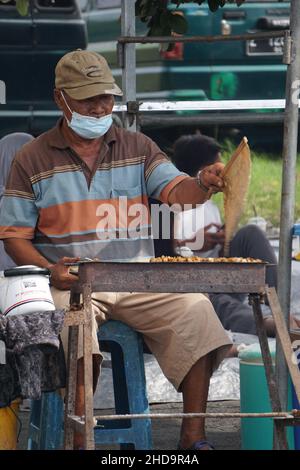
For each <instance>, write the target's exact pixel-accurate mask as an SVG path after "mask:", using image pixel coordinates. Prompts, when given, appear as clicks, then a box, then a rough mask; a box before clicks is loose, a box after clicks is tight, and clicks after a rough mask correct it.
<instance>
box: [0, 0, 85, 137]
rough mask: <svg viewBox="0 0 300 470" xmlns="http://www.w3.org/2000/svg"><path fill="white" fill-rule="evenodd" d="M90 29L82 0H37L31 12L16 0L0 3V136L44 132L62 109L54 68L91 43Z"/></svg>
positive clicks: (33, 2)
mask: <svg viewBox="0 0 300 470" xmlns="http://www.w3.org/2000/svg"><path fill="white" fill-rule="evenodd" d="M86 46H87V30H86V24H85V21H84V20H83V19H82V16H81V12H80V8H79V5H78V3H77V1H76V0H31V1H30V8H29V11H28V14H27V16H25V17H22V16H20V15H19V13H18V12H17V10H16V6H15V1H13V0H12V1H9V2H8V3H0V80H1V81H2V82H4V83H5V88H6V104H0V137H1V136H3V135H5V134H7V133H9V132H14V131H24V132H30V133H32V134H34V135H38V134H39V133H41V132H43V131H44V130H46V129H47V128H49V127H51V126H52V125H53V124H54V122H55V121H56V119H57V117H58V115H59V112H58V111H57V109H56V106H55V104H54V101H53V88H54V67H55V64H56V63H57V61H58V60H59V58H60V57H61V56H62V55H64V54H65V53H66V52H68V51H71V50H73V49H76V48H83V49H84V48H86Z"/></svg>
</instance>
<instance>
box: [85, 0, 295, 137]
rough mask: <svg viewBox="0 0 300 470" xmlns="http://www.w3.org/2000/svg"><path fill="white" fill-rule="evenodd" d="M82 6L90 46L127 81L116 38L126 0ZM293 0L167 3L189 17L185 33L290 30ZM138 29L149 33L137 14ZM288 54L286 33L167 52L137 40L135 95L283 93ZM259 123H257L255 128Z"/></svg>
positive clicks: (197, 97)
mask: <svg viewBox="0 0 300 470" xmlns="http://www.w3.org/2000/svg"><path fill="white" fill-rule="evenodd" d="M80 5H81V9H82V13H83V17H84V18H85V20H86V24H87V30H88V48H89V49H91V50H94V51H97V52H100V53H101V54H103V55H105V56H106V58H107V60H108V61H109V63H110V64H111V66H112V67H113V69H114V70H113V72H114V75H115V77H116V78H117V81H118V82H119V85H120V86H121V69H120V68H119V67H118V65H117V55H116V38H117V37H118V36H119V35H120V34H121V22H120V15H121V0H80ZM289 7H290V2H289V1H280V0H277V1H274V0H273V1H270V0H247V1H246V2H245V3H244V4H243V5H242V6H240V7H239V8H238V7H237V6H236V5H235V4H226V5H225V6H224V8H219V10H218V11H217V12H215V13H211V12H210V10H209V8H208V4H207V2H205V3H203V4H202V5H198V4H196V3H192V2H190V3H184V4H181V5H180V7H179V8H176V5H174V4H172V2H170V4H169V8H170V9H173V10H177V11H180V12H181V14H183V15H184V16H185V18H186V20H187V22H188V31H187V34H186V35H187V36H194V35H219V34H224V35H225V34H233V35H238V34H242V33H254V32H259V31H273V30H282V29H288V27H289ZM136 29H137V35H145V33H146V26H145V24H144V23H141V22H139V21H137V23H136ZM282 54H283V38H272V39H265V40H260V41H257V40H255V39H252V40H249V41H246V42H245V41H238V42H236V41H235V42H222V43H220V42H215V43H186V44H184V45H182V44H181V43H177V44H176V45H175V48H174V50H173V51H172V52H169V53H168V52H167V53H164V52H162V51H161V48H160V46H159V45H157V44H147V45H141V44H138V45H137V67H136V73H137V97H138V99H140V100H145V99H151V100H152V99H170V100H172V99H178V100H184V99H187V100H205V99H212V100H226V99H236V100H238V99H276V98H284V95H285V80H286V65H284V64H283V63H282ZM181 114H182V113H181ZM191 114H195V113H190V115H191ZM160 127H161V123H159V124H158V126H157V128H156V129H155V133H156V134H157V133H158V132H161V131H160ZM210 127H211V126H210ZM231 127H232V126H231ZM260 130H262V128H261V127H260ZM260 130H259V129H258V130H256V134H257V135H258V134H259V132H260ZM182 131H184V130H182V129H179V132H182ZM185 131H186V129H185ZM241 132H244V129H243V130H241ZM271 133H272V134H273V131H272V129H271ZM265 138H266V130H265V129H264V130H263V139H265ZM272 139H273V137H272Z"/></svg>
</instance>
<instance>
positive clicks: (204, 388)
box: [180, 353, 213, 450]
mask: <svg viewBox="0 0 300 470" xmlns="http://www.w3.org/2000/svg"><path fill="white" fill-rule="evenodd" d="M212 358H213V353H210V354H207V355H206V356H204V357H202V358H201V359H199V361H197V362H196V364H194V365H193V367H192V368H191V370H190V371H189V372H188V374H187V375H186V376H185V378H184V379H183V381H182V384H181V390H182V395H183V411H184V413H205V411H206V403H207V397H208V388H209V381H210V377H211V374H212ZM201 440H206V435H205V420H204V418H184V419H183V420H182V425H181V437H180V446H181V447H182V448H184V449H185V448H188V447H191V446H192V444H193V443H194V442H195V441H201ZM203 450H205V448H203Z"/></svg>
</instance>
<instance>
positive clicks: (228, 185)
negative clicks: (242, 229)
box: [222, 137, 251, 256]
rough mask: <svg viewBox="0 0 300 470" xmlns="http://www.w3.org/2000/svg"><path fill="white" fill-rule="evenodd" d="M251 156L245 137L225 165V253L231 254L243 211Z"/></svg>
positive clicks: (223, 175)
mask: <svg viewBox="0 0 300 470" xmlns="http://www.w3.org/2000/svg"><path fill="white" fill-rule="evenodd" d="M250 175H251V158H250V149H249V146H248V139H247V138H246V137H243V139H242V141H241V143H240V145H239V146H238V148H237V149H236V151H235V152H234V154H233V155H232V157H231V159H230V160H229V162H228V163H227V165H226V166H225V168H224V170H223V172H222V177H223V179H224V185H225V187H224V190H223V194H224V218H225V244H224V255H225V256H229V247H230V242H231V240H232V238H233V236H234V234H235V231H236V229H237V226H238V223H239V220H240V217H241V215H242V213H243V209H244V205H245V200H246V195H247V191H248V187H249V183H250Z"/></svg>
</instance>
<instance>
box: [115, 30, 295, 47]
mask: <svg viewBox="0 0 300 470" xmlns="http://www.w3.org/2000/svg"><path fill="white" fill-rule="evenodd" d="M285 33H286V31H268V32H260V33H245V34H235V35H228V36H227V35H226V36H224V35H217V36H183V37H179V36H132V35H131V37H126V36H123V35H122V36H121V37H120V38H119V39H118V42H119V43H122V44H124V43H139V44H166V43H167V44H168V43H173V42H182V43H191V42H228V41H247V40H251V39H268V38H279V37H282V36H285Z"/></svg>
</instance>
